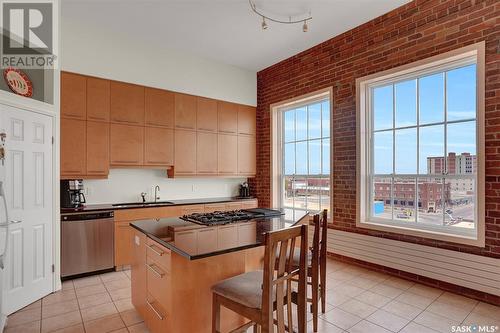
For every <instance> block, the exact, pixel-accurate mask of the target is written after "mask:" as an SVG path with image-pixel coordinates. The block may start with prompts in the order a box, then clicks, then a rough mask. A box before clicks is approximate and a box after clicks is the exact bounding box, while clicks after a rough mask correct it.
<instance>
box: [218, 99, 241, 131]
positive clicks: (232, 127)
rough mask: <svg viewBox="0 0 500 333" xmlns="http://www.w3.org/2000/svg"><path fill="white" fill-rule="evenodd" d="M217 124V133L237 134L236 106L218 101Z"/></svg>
mask: <svg viewBox="0 0 500 333" xmlns="http://www.w3.org/2000/svg"><path fill="white" fill-rule="evenodd" d="M217 104H218V105H217V107H218V122H219V132H222V133H237V131H238V105H237V104H234V103H229V102H223V101H219V102H218V103H217Z"/></svg>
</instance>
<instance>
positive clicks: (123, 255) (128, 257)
mask: <svg viewBox="0 0 500 333" xmlns="http://www.w3.org/2000/svg"><path fill="white" fill-rule="evenodd" d="M133 241H134V229H133V228H132V227H131V226H130V222H129V221H122V222H117V221H115V266H116V267H122V266H125V265H130V264H131V263H132V262H133V250H134V248H133V247H132V246H131V244H132V242H133Z"/></svg>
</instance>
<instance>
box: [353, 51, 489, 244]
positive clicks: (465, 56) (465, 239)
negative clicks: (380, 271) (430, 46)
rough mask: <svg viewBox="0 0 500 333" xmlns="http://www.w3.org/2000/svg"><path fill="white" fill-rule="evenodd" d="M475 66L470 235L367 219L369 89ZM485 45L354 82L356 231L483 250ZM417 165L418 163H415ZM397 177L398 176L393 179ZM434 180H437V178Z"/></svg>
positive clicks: (369, 127) (369, 205) (368, 208)
mask: <svg viewBox="0 0 500 333" xmlns="http://www.w3.org/2000/svg"><path fill="white" fill-rule="evenodd" d="M471 62H475V63H476V82H477V86H476V89H477V93H476V144H477V145H476V155H477V176H476V203H475V217H476V220H475V223H476V228H475V230H474V231H473V232H467V231H462V232H460V230H454V231H456V232H455V233H450V229H449V228H446V227H439V226H432V227H431V226H424V225H420V226H419V228H416V227H415V225H412V226H407V225H402V224H397V223H390V222H388V221H383V220H381V219H376V218H371V217H370V215H371V214H370V207H371V201H370V200H371V198H370V193H371V184H370V176H371V173H370V167H371V160H370V159H371V158H372V156H371V149H370V147H371V140H370V134H371V123H372V121H371V117H372V114H371V105H370V103H371V96H370V93H371V88H372V87H373V86H376V85H379V84H380V85H383V84H384V83H389V82H391V83H392V82H394V81H398V80H403V79H405V78H413V77H415V76H421V75H425V74H426V73H432V72H436V71H445V70H446V69H447V68H454V67H457V66H460V65H462V64H463V65H466V64H467V63H469V64H470V63H471ZM484 71H485V43H484V42H480V43H477V44H474V45H469V46H466V47H463V48H460V49H457V50H453V51H450V52H446V53H443V54H440V55H437V56H433V57H430V58H427V59H423V60H420V61H417V62H414V63H410V64H407V65H403V66H400V67H397V68H393V69H390V70H387V71H383V72H380V73H375V74H372V75H368V76H365V77H362V78H358V79H357V80H356V97H357V103H356V108H357V112H356V123H357V132H356V141H357V142H356V154H357V155H356V169H357V172H356V190H357V191H356V200H357V205H356V206H357V218H356V227H358V228H366V229H373V230H378V231H386V232H392V233H399V234H404V235H411V236H417V237H424V238H430V239H436V240H442V241H449V242H455V243H460V244H467V245H473V246H479V247H484V246H485V202H484V201H485V200H484V197H485V192H484V186H485V173H484V156H485V153H484V82H485V74H484ZM417 163H418V162H417ZM396 177H397V175H396ZM435 178H439V175H436V177H435Z"/></svg>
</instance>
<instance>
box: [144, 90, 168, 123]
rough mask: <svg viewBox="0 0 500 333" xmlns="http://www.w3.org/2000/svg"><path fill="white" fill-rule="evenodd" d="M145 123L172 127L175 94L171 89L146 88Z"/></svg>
mask: <svg viewBox="0 0 500 333" xmlns="http://www.w3.org/2000/svg"><path fill="white" fill-rule="evenodd" d="M145 94H146V100H145V109H146V114H145V117H146V125H148V126H161V127H167V128H173V127H174V112H175V94H174V93H173V92H171V91H166V90H160V89H154V88H146V90H145Z"/></svg>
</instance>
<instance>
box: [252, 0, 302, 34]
mask: <svg viewBox="0 0 500 333" xmlns="http://www.w3.org/2000/svg"><path fill="white" fill-rule="evenodd" d="M248 3H249V4H250V8H251V9H252V11H253V12H254V13H255V14H257V15H259V16H260V17H262V23H261V27H262V30H266V29H267V28H268V25H267V22H266V20H268V21H271V22H275V23H281V24H298V23H303V24H302V31H303V32H307V31H309V26H308V25H307V21H309V20H312V16H311V12H309V13H308V14H305V15H301V16H302V17H300V16H295V18H293V17H292V16H289V17H288V20H280V19H276V18H272V17H269V16H267V15H265V14H264V13H263V11H262V10H260V9H258V8H257V6H256V5H255V3H253V2H252V0H248ZM304 16H306V17H304Z"/></svg>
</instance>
